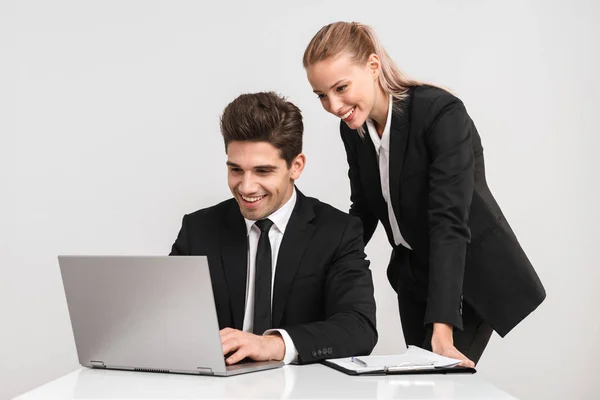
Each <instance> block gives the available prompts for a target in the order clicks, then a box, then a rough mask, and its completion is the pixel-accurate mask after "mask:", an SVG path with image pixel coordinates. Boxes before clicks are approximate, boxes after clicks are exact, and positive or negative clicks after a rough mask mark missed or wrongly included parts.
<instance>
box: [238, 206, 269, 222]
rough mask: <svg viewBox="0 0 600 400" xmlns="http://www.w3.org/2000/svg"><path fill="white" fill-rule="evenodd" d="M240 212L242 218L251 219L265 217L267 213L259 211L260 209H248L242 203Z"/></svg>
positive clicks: (255, 219)
mask: <svg viewBox="0 0 600 400" xmlns="http://www.w3.org/2000/svg"><path fill="white" fill-rule="evenodd" d="M240 212H241V213H242V215H243V216H244V218H246V219H249V220H251V221H258V220H260V219H263V218H265V217H266V216H267V215H270V214H269V213H266V212H264V211H261V210H260V209H248V208H246V207H244V206H242V205H240Z"/></svg>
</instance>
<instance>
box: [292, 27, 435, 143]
mask: <svg viewBox="0 0 600 400" xmlns="http://www.w3.org/2000/svg"><path fill="white" fill-rule="evenodd" d="M342 52H347V53H348V54H350V56H351V57H352V59H353V60H354V61H355V62H356V63H357V64H361V65H364V64H366V62H367V60H368V59H369V57H370V56H371V54H376V55H377V56H378V57H379V60H380V62H381V73H380V74H379V84H380V85H381V88H382V89H383V91H384V92H385V93H388V94H391V95H392V97H393V98H394V99H396V100H404V99H405V98H406V97H407V96H408V90H409V89H410V88H411V87H413V86H420V85H422V84H423V83H422V82H419V81H416V80H414V79H411V78H409V77H408V76H407V75H406V74H404V72H402V70H401V69H400V68H398V67H397V66H396V64H395V63H394V60H392V58H391V57H390V56H389V55H388V53H387V51H385V49H384V48H383V46H382V45H381V43H380V42H379V40H378V39H377V36H376V35H375V31H374V30H373V28H371V27H370V26H368V25H363V24H361V23H358V22H342V21H340V22H334V23H332V24H329V25H326V26H324V27H323V28H321V30H320V31H319V32H317V34H316V35H315V36H314V37H313V38H312V39H311V41H310V43H309V44H308V46H307V47H306V50H305V51H304V57H303V58H302V64H303V65H304V68H305V69H306V68H308V67H309V66H311V65H313V64H316V63H317V62H319V61H323V60H326V59H328V58H330V57H334V56H337V55H339V54H340V53H342ZM359 131H360V132H359V133H364V132H362V128H359Z"/></svg>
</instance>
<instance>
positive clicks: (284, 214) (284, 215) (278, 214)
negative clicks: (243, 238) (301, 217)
mask: <svg viewBox="0 0 600 400" xmlns="http://www.w3.org/2000/svg"><path fill="white" fill-rule="evenodd" d="M295 205H296V188H295V187H294V188H293V192H292V197H290V199H289V200H288V201H287V202H286V203H285V204H284V205H283V206H282V207H280V208H279V210H277V211H275V212H274V213H272V214H271V215H269V216H267V217H266V218H269V219H270V220H271V221H272V222H273V226H275V227H276V228H277V230H278V231H279V232H281V233H282V234H283V233H285V228H286V227H287V224H288V222H289V221H290V217H291V216H292V211H294V206H295ZM244 221H245V222H246V235H249V234H250V230H251V229H252V227H253V226H254V223H255V222H256V221H254V220H251V219H247V218H244Z"/></svg>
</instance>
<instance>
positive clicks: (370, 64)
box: [367, 53, 381, 79]
mask: <svg viewBox="0 0 600 400" xmlns="http://www.w3.org/2000/svg"><path fill="white" fill-rule="evenodd" d="M367 68H368V69H369V71H371V73H372V74H373V78H375V79H377V78H379V74H380V73H381V60H380V59H379V56H378V55H377V54H375V53H373V54H371V55H370V56H369V59H368V60H367Z"/></svg>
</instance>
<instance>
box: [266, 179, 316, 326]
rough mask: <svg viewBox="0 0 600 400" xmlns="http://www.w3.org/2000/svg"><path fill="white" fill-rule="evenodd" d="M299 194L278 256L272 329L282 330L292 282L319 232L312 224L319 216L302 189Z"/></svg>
mask: <svg viewBox="0 0 600 400" xmlns="http://www.w3.org/2000/svg"><path fill="white" fill-rule="evenodd" d="M296 194H297V198H296V205H295V207H294V211H293V212H292V215H291V217H290V220H289V222H288V224H287V227H286V228H285V233H284V235H283V240H282V242H281V246H280V247H279V255H278V256H277V267H276V269H275V283H274V285H273V314H272V323H273V325H272V326H273V327H274V328H276V327H279V324H280V323H281V318H282V316H283V311H284V310H285V304H286V302H287V299H288V295H289V293H290V289H291V287H292V282H293V281H294V277H295V276H296V272H297V271H298V267H299V265H300V261H301V260H302V255H303V254H304V251H305V250H306V246H307V245H308V242H309V240H310V238H311V236H312V234H313V231H314V229H315V228H314V226H313V225H311V224H310V223H309V222H310V221H311V220H312V219H313V218H314V216H315V214H314V211H313V209H312V206H311V204H310V203H309V202H308V200H307V199H306V197H304V195H303V194H302V193H301V192H300V191H299V190H298V189H296Z"/></svg>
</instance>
